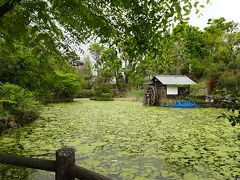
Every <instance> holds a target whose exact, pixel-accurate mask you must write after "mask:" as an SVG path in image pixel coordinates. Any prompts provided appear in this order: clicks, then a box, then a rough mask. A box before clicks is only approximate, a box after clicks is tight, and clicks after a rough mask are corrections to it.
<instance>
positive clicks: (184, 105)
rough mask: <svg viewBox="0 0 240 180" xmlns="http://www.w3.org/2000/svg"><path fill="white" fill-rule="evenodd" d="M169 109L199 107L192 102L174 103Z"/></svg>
mask: <svg viewBox="0 0 240 180" xmlns="http://www.w3.org/2000/svg"><path fill="white" fill-rule="evenodd" d="M169 107H175V108H197V107H199V105H197V104H195V103H194V102H192V101H176V103H175V104H171V105H170V106H169Z"/></svg>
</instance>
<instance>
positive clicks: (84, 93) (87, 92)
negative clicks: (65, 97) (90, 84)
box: [75, 89, 93, 98]
mask: <svg viewBox="0 0 240 180" xmlns="http://www.w3.org/2000/svg"><path fill="white" fill-rule="evenodd" d="M75 97H77V98H91V97H93V90H92V89H80V90H79V91H78V92H77V93H76V96H75Z"/></svg>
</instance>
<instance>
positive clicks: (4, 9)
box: [0, 0, 21, 17]
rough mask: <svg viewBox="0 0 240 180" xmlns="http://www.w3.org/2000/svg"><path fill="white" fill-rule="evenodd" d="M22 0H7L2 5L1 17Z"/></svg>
mask: <svg viewBox="0 0 240 180" xmlns="http://www.w3.org/2000/svg"><path fill="white" fill-rule="evenodd" d="M20 1H21V0H15V1H11V0H8V1H6V2H5V3H4V4H3V5H2V6H0V17H2V16H3V15H4V14H6V13H7V12H9V11H11V10H12V9H13V7H14V5H15V4H17V3H19V2H20Z"/></svg>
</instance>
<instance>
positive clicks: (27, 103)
mask: <svg viewBox="0 0 240 180" xmlns="http://www.w3.org/2000/svg"><path fill="white" fill-rule="evenodd" d="M0 104H1V114H2V116H5V117H6V116H7V115H11V116H13V118H14V121H15V123H17V124H19V125H23V124H26V123H29V122H31V121H33V120H35V119H37V118H38V116H39V110H40V107H41V105H40V103H39V102H38V101H36V100H35V98H34V96H33V93H32V92H30V91H27V90H26V89H24V88H22V87H20V86H17V85H14V84H10V83H5V84H2V83H1V84H0Z"/></svg>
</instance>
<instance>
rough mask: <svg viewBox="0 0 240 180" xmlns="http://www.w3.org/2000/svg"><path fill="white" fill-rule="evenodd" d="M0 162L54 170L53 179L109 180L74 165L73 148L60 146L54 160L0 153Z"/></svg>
mask: <svg viewBox="0 0 240 180" xmlns="http://www.w3.org/2000/svg"><path fill="white" fill-rule="evenodd" d="M0 163H3V164H8V165H14V166H21V167H26V168H33V169H40V170H45V171H52V172H55V180H74V178H78V179H81V180H85V179H86V180H110V178H108V177H105V176H102V175H100V174H98V173H95V172H93V171H90V170H88V169H85V168H82V167H79V166H77V165H75V150H74V149H73V148H62V149H59V150H57V151H56V160H55V161H54V160H44V159H33V158H28V157H18V156H13V155H9V154H3V153H0Z"/></svg>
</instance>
